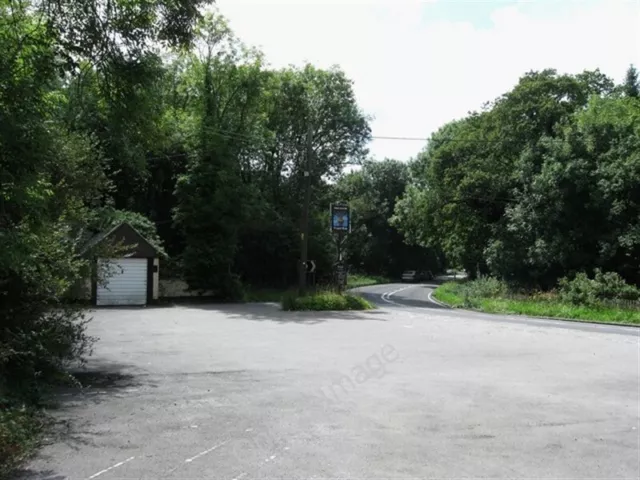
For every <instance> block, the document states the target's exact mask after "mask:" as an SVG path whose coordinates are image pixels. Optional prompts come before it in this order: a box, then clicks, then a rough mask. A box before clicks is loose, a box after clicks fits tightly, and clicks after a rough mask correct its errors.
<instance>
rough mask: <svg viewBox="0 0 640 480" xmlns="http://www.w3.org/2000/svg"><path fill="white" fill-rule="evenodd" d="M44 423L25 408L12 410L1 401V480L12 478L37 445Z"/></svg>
mask: <svg viewBox="0 0 640 480" xmlns="http://www.w3.org/2000/svg"><path fill="white" fill-rule="evenodd" d="M41 429H42V421H41V419H40V416H39V415H37V414H36V413H34V412H33V411H30V410H28V409H26V408H24V407H20V408H15V407H14V408H12V407H9V405H8V404H7V403H4V402H3V401H2V400H1V399H0V479H5V478H7V479H8V478H10V475H11V473H12V472H13V470H14V469H15V468H16V467H17V466H18V465H20V464H21V463H22V462H23V461H24V460H25V459H26V458H27V457H28V456H29V455H30V454H31V452H32V451H33V449H34V448H35V447H36V445H37V439H38V437H39V433H40V430H41Z"/></svg>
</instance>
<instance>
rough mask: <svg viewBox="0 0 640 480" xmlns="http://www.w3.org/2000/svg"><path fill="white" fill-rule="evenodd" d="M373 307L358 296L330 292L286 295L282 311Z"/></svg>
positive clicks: (283, 299) (369, 308) (364, 308)
mask: <svg viewBox="0 0 640 480" xmlns="http://www.w3.org/2000/svg"><path fill="white" fill-rule="evenodd" d="M372 308H373V305H371V304H370V303H369V302H368V301H366V300H365V299H364V298H362V297H360V296H358V295H351V294H349V293H342V294H341V293H336V292H331V291H325V292H316V293H310V294H308V295H302V296H301V295H298V294H296V293H289V294H286V295H285V296H284V297H283V298H282V309H283V310H287V311H294V310H296V311H312V310H313V311H326V310H371V309H372Z"/></svg>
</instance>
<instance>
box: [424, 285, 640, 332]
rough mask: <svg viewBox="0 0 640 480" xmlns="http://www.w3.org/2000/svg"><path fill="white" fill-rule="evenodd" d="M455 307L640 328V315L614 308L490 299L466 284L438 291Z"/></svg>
mask: <svg viewBox="0 0 640 480" xmlns="http://www.w3.org/2000/svg"><path fill="white" fill-rule="evenodd" d="M433 296H434V297H435V298H436V299H437V300H439V301H441V302H443V303H446V304H448V305H450V306H452V307H461V308H472V309H476V310H481V311H483V312H487V313H507V314H519V315H528V316H531V317H550V318H566V319H571V320H582V321H588V322H602V323H618V324H621V325H640V311H639V310H635V309H625V308H614V307H610V306H605V305H603V306H593V307H592V306H582V305H574V304H571V303H567V302H562V301H560V300H559V299H557V298H554V297H553V296H531V297H524V296H523V297H522V298H504V297H496V298H487V297H477V296H470V295H468V293H467V292H466V291H465V287H464V283H456V282H448V283H445V284H443V285H441V286H440V287H438V288H437V289H436V291H435V293H434V295H433Z"/></svg>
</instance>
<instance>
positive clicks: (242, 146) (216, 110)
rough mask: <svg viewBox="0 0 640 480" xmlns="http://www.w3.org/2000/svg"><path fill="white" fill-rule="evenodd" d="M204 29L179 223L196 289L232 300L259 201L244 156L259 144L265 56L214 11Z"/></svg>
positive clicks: (181, 182) (188, 276)
mask: <svg viewBox="0 0 640 480" xmlns="http://www.w3.org/2000/svg"><path fill="white" fill-rule="evenodd" d="M200 32H201V37H200V38H201V40H200V41H201V43H202V47H203V48H204V58H202V59H200V58H198V57H197V56H194V57H193V59H192V61H193V65H194V68H196V71H198V72H199V73H200V74H201V75H202V82H201V84H200V92H199V96H200V98H201V102H202V111H201V114H200V118H199V120H198V121H199V124H200V126H199V139H198V145H197V149H196V151H195V152H194V154H193V156H192V158H191V159H190V161H189V164H188V167H187V171H186V173H185V174H184V175H181V176H180V177H179V179H178V183H177V187H176V195H177V200H178V205H177V208H176V212H175V223H176V226H178V227H179V228H180V229H181V231H182V232H183V235H184V238H185V250H184V252H183V254H182V257H183V262H184V269H185V276H186V280H187V282H188V283H189V286H190V288H192V289H197V290H208V291H213V292H214V295H216V296H218V297H219V298H225V299H233V298H237V297H238V296H239V295H240V293H241V289H240V282H239V277H238V276H237V275H236V274H235V272H234V270H235V269H234V263H235V256H236V252H237V246H238V230H239V228H240V226H241V225H242V224H243V222H245V221H246V219H247V216H248V212H249V208H251V205H252V201H251V192H250V190H249V188H247V186H246V184H245V183H244V182H243V180H242V172H241V162H240V159H241V158H242V157H243V156H246V155H249V153H250V152H251V151H252V150H253V149H254V148H255V147H256V145H255V144H254V143H253V142H252V141H251V138H250V135H251V134H252V131H253V124H254V123H255V122H256V121H257V119H258V116H259V106H260V98H261V83H262V78H263V75H262V72H261V63H260V57H259V56H256V55H255V53H254V52H252V51H248V50H245V49H244V48H243V46H242V45H241V44H239V42H237V41H236V40H235V38H234V37H233V35H232V34H231V32H230V31H229V30H228V28H227V26H226V24H225V23H224V21H223V20H222V19H221V18H220V17H214V16H208V17H207V18H206V19H205V20H204V21H203V22H202V24H201V27H200Z"/></svg>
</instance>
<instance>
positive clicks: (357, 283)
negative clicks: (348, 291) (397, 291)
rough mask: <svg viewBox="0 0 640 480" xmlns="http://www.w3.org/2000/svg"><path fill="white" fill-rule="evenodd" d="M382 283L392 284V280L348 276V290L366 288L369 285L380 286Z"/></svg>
mask: <svg viewBox="0 0 640 480" xmlns="http://www.w3.org/2000/svg"><path fill="white" fill-rule="evenodd" d="M382 283H391V280H390V279H389V278H387V277H382V276H379V275H360V274H353V275H349V276H347V288H356V287H366V286H368V285H379V284H382Z"/></svg>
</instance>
